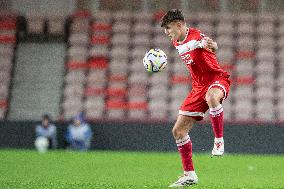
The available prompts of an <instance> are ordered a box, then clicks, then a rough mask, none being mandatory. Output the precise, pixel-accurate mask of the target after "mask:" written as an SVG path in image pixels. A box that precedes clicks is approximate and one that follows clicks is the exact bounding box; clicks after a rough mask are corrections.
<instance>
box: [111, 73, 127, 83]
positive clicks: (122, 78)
mask: <svg viewBox="0 0 284 189" xmlns="http://www.w3.org/2000/svg"><path fill="white" fill-rule="evenodd" d="M109 81H110V82H125V81H127V76H126V75H123V74H112V75H110V76H109Z"/></svg>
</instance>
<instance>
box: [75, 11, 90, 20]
mask: <svg viewBox="0 0 284 189" xmlns="http://www.w3.org/2000/svg"><path fill="white" fill-rule="evenodd" d="M72 16H73V17H75V18H88V17H91V16H92V13H91V11H90V10H78V11H76V12H74V13H73V15H72Z"/></svg>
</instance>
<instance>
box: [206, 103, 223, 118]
mask: <svg viewBox="0 0 284 189" xmlns="http://www.w3.org/2000/svg"><path fill="white" fill-rule="evenodd" d="M222 112H223V107H222V105H221V104H219V105H218V106H217V107H214V108H210V110H209V113H210V114H211V115H213V116H215V115H218V114H220V113H222Z"/></svg>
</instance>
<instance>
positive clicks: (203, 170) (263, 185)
mask: <svg viewBox="0 0 284 189" xmlns="http://www.w3.org/2000/svg"><path fill="white" fill-rule="evenodd" d="M193 159H194V162H195V168H196V172H197V174H198V176H199V184H198V185H194V186H190V187H188V188H194V189H201V188H204V189H205V188H206V189H217V188H218V189H220V188H226V189H229V188H234V189H256V188H257V189H283V188H284V156H280V155H278V156H273V155H233V154H229V155H228V154H227V155H226V156H224V157H223V158H212V159H211V158H210V156H209V154H194V157H193ZM181 173H182V169H181V164H180V159H179V155H178V153H152V152H149V153H144V152H143V153H140V152H138V153H136V152H109V151H106V152H104V151H99V152H87V153H76V152H67V151H52V152H48V153H46V154H39V153H37V152H36V151H30V150H0V189H2V188H3V189H10V188H11V189H19V188H20V189H22V188H25V189H29V188H31V189H35V188H39V189H59V188H66V189H67V188H68V189H75V188H76V189H86V188H90V189H91V188H99V189H104V188H107V189H112V188H118V189H126V188H127V189H128V188H129V189H134V188H137V189H138V188H139V189H143V188H151V189H152V188H168V185H169V184H171V183H172V182H174V181H175V180H176V179H177V177H178V176H179V175H180V174H181Z"/></svg>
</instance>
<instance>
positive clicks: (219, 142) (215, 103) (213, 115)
mask: <svg viewBox="0 0 284 189" xmlns="http://www.w3.org/2000/svg"><path fill="white" fill-rule="evenodd" d="M225 95H226V92H225V91H224V90H223V89H222V88H219V87H218V86H217V87H214V86H212V87H211V88H210V89H209V90H208V91H207V93H206V96H205V98H206V102H207V104H208V106H209V113H210V120H211V123H212V128H213V132H214V135H215V139H214V147H213V150H212V155H216V156H221V155H223V154H224V139H223V130H224V112H223V107H222V104H221V102H222V100H223V99H224V97H225Z"/></svg>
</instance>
